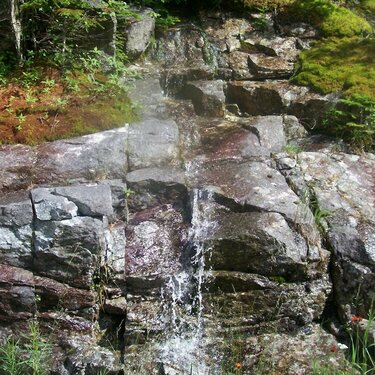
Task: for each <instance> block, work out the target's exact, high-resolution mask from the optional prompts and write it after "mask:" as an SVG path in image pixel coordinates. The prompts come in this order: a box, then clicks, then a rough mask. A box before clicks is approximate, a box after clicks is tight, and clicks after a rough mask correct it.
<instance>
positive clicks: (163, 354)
mask: <svg viewBox="0 0 375 375" xmlns="http://www.w3.org/2000/svg"><path fill="white" fill-rule="evenodd" d="M211 200H212V194H211V193H209V192H207V191H202V190H199V189H195V190H194V192H193V199H192V220H191V228H190V231H189V245H190V249H191V250H192V251H193V255H192V256H191V257H190V261H189V262H187V263H188V264H187V265H186V269H185V270H183V271H182V272H180V273H179V274H177V275H174V276H172V277H171V278H170V279H169V281H168V283H167V284H166V285H165V287H164V288H163V291H162V297H163V300H164V310H163V313H162V316H161V319H162V321H163V322H164V324H165V333H164V338H163V340H162V341H161V342H160V343H159V344H158V346H157V351H158V359H159V361H160V362H161V363H162V364H163V367H164V371H165V373H166V374H168V375H171V374H196V375H198V374H199V375H203V374H208V373H210V371H211V368H212V365H211V364H209V363H208V361H207V359H206V358H205V353H204V347H203V346H204V317H203V311H204V304H203V302H204V301H203V292H204V283H205V281H206V280H207V277H208V275H209V272H208V270H207V269H206V267H205V260H206V259H207V257H209V256H210V252H211V248H210V247H209V246H207V245H206V244H205V243H204V239H205V238H207V235H208V233H210V232H212V231H213V230H215V226H216V223H215V221H214V220H213V218H212V210H210V208H209V204H208V203H209V202H210V201H211ZM211 373H212V372H211Z"/></svg>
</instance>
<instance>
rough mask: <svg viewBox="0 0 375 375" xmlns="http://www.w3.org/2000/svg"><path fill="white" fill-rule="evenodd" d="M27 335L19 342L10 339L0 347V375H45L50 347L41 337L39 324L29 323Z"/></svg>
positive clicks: (48, 362) (47, 371) (23, 335)
mask: <svg viewBox="0 0 375 375" xmlns="http://www.w3.org/2000/svg"><path fill="white" fill-rule="evenodd" d="M28 331H29V333H28V334H22V335H21V338H20V339H19V340H16V339H15V338H14V337H10V338H8V339H7V341H6V342H5V343H4V345H3V346H1V347H0V374H1V375H24V374H30V375H46V374H48V373H49V369H50V356H51V351H52V346H51V344H50V343H49V342H48V340H46V338H45V337H43V336H42V334H41V331H40V327H39V324H38V323H36V322H31V323H30V324H29V327H28Z"/></svg>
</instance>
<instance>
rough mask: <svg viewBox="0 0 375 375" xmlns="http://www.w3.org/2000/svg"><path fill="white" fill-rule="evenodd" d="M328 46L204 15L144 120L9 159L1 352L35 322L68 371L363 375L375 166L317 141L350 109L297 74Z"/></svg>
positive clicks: (2, 239)
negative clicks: (335, 106) (296, 81)
mask: <svg viewBox="0 0 375 375" xmlns="http://www.w3.org/2000/svg"><path fill="white" fill-rule="evenodd" d="M147 17H150V15H149V16H145V17H144V18H143V19H141V20H139V21H137V22H135V23H134V24H133V28H132V31H131V33H130V34H129V40H132V39H131V35H134V41H135V44H134V45H133V47H132V48H134V49H135V50H137V51H138V52H143V51H144V50H145V49H146V46H148V44H149V42H150V37H151V33H150V32H147V29H148V28H149V27H150V25H151V28H152V30H153V23H152V22H149V20H147ZM317 33H318V31H317V30H316V29H315V28H314V27H313V26H311V25H309V24H306V23H300V22H298V23H295V24H294V23H288V24H282V22H281V20H280V21H277V20H275V18H274V17H273V16H272V15H271V14H268V13H246V14H244V15H242V16H238V15H237V16H236V15H233V14H223V13H212V14H211V13H210V14H207V13H205V15H204V16H201V17H200V18H199V20H196V21H195V22H186V23H184V24H180V25H178V26H174V27H172V28H169V29H167V30H164V31H162V32H160V31H159V32H158V33H157V34H156V40H155V42H154V43H153V46H152V48H151V49H149V50H148V54H147V57H144V59H143V60H142V61H139V62H138V63H136V64H135V65H134V68H135V69H136V70H137V71H139V73H140V75H141V77H142V78H141V79H137V80H134V81H133V82H132V83H133V88H132V89H131V91H130V93H129V96H130V98H131V99H132V100H133V101H134V102H137V103H138V105H139V117H140V119H139V121H137V122H133V123H130V124H125V125H124V126H123V127H121V128H119V129H115V130H109V131H106V132H101V133H96V134H92V135H87V136H83V137H79V138H73V139H68V140H62V141H55V142H52V143H46V144H42V145H40V146H37V147H30V146H24V145H7V146H0V171H1V174H0V190H1V198H0V208H1V216H0V268H1V272H0V296H1V298H0V327H1V328H0V340H1V342H3V343H4V345H5V343H6V341H7V340H8V338H9V337H11V336H12V335H15V336H16V337H19V336H20V334H22V333H24V332H28V330H30V327H33V326H32V325H30V322H31V321H37V322H38V327H39V329H40V331H41V335H42V337H43V340H45V341H48V342H49V343H50V346H49V349H48V350H49V351H48V355H47V357H48V361H47V360H46V364H47V365H48V369H49V370H48V371H50V373H53V374H69V375H70V374H99V373H106V374H199V375H201V374H202V375H203V374H208V373H210V374H232V373H235V374H269V373H275V374H318V373H327V371H331V370H332V369H336V370H338V371H339V370H340V371H344V373H345V372H347V371H349V368H350V366H351V365H350V362H348V361H347V360H346V359H345V357H346V356H348V355H349V354H350V353H349V351H348V350H347V349H348V347H349V346H350V339H349V337H348V336H347V335H346V330H345V328H348V327H350V328H351V329H352V332H357V333H358V335H360V333H361V332H362V331H361V330H362V329H363V327H365V324H366V318H367V317H368V314H369V313H370V312H371V311H372V303H373V298H374V295H373V293H374V290H375V276H374V275H375V273H374V271H375V247H374V246H375V237H374V223H375V216H374V213H375V207H374V200H373V192H374V180H373V175H374V168H375V157H374V155H373V154H371V153H362V154H360V155H356V154H352V153H349V152H348V147H347V146H346V145H345V144H344V143H343V142H341V143H337V142H333V141H332V140H331V139H329V138H326V137H323V136H320V135H316V134H314V135H312V134H311V133H310V131H311V129H315V130H316V129H319V126H320V125H321V124H322V121H323V119H324V116H325V111H326V109H327V108H329V107H330V106H332V103H333V102H335V101H336V100H337V96H336V95H333V94H332V95H329V94H327V95H323V94H318V93H316V92H312V91H310V90H309V89H308V88H307V87H303V86H296V85H293V84H291V83H290V81H289V78H290V77H291V76H292V74H293V66H294V63H295V62H296V60H297V57H298V55H299V53H300V52H301V51H302V50H305V49H307V48H309V46H310V45H311V43H312V42H313V41H314V39H315V38H316V37H317ZM323 323H324V324H323ZM323 327H324V328H323ZM371 329H372V331H371V332H373V329H374V327H372V328H371ZM371 334H372V333H371ZM370 338H371V340H373V339H374V337H373V336H371V335H370ZM22 340H25V338H23V339H22ZM8 342H9V341H8ZM19 345H21V346H22V341H21V342H20V344H19ZM0 358H1V356H0ZM24 371H25V372H27V371H28V370H24ZM319 371H320V372H319ZM324 371H326V372H324Z"/></svg>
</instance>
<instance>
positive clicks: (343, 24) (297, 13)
mask: <svg viewBox="0 0 375 375" xmlns="http://www.w3.org/2000/svg"><path fill="white" fill-rule="evenodd" d="M284 16H285V17H286V18H289V19H291V20H300V21H304V22H309V23H311V24H312V25H313V26H315V27H316V28H317V29H318V30H319V31H320V33H321V35H322V36H324V37H329V36H339V37H345V36H347V37H350V36H354V35H361V34H363V33H371V31H372V28H371V25H370V24H369V23H368V22H367V21H366V20H365V19H364V18H362V17H360V16H359V15H357V14H356V13H354V12H353V11H352V10H349V9H347V8H345V7H342V6H338V5H336V4H334V3H333V2H331V1H329V0H296V1H295V2H294V3H293V4H292V5H291V6H290V7H289V8H288V10H287V12H286V13H285V15H284Z"/></svg>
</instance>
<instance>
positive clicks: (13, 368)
mask: <svg viewBox="0 0 375 375" xmlns="http://www.w3.org/2000/svg"><path fill="white" fill-rule="evenodd" d="M22 366H23V360H22V359H21V348H20V344H19V341H18V340H17V341H16V340H15V339H14V337H10V338H8V340H7V341H6V342H5V344H4V345H3V346H0V370H1V371H0V373H3V374H6V375H22V374H23V370H22Z"/></svg>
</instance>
